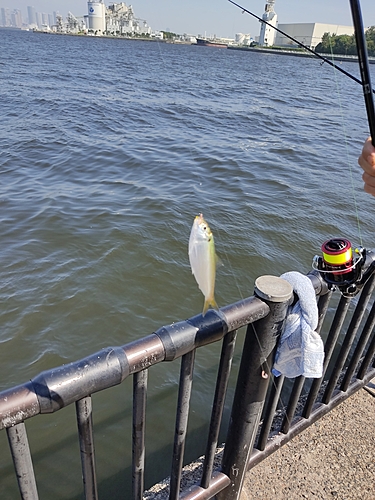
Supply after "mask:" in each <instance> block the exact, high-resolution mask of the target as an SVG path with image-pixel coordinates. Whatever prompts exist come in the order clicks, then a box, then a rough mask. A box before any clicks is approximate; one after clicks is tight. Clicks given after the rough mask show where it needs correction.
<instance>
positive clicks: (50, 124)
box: [0, 30, 374, 499]
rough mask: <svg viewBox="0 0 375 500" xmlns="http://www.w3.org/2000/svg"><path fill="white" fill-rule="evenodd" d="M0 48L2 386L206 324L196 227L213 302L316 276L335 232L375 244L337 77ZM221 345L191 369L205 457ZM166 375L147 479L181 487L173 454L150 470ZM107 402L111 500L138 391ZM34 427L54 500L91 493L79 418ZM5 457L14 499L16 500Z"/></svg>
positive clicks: (109, 47) (67, 50)
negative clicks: (267, 282)
mask: <svg viewBox="0 0 375 500" xmlns="http://www.w3.org/2000/svg"><path fill="white" fill-rule="evenodd" d="M0 43H1V47H2V50H1V52H0V78H1V82H0V83H1V87H0V88H1V103H2V105H1V109H2V116H3V119H2V122H1V125H0V131H1V133H0V150H1V156H0V175H1V177H0V180H1V183H0V217H1V228H2V245H1V249H0V262H1V266H0V283H1V290H0V294H1V301H0V303H1V306H0V324H1V329H0V343H1V361H2V362H1V364H0V389H5V388H8V387H11V386H12V385H15V384H18V383H23V382H25V381H27V380H28V379H30V378H31V377H33V376H35V375H36V374H38V373H39V372H40V371H42V370H45V369H48V368H52V367H54V366H58V365H61V364H63V363H67V362H70V361H73V360H77V359H79V358H81V357H84V356H86V355H89V354H91V353H93V352H96V351H98V350H100V349H101V348H102V347H105V346H109V345H122V344H125V343H127V342H130V341H132V340H134V339H137V338H140V337H143V336H145V335H147V334H149V333H151V332H152V331H154V330H155V329H157V328H158V327H160V326H162V325H164V324H169V323H171V322H173V321H176V320H181V319H185V318H187V317H190V316H193V315H195V314H197V313H199V312H200V311H201V310H202V307H203V296H202V295H201V293H200V292H199V290H198V288H197V285H196V283H195V281H194V278H193V276H192V275H191V271H190V268H189V263H188V257H187V244H188V238H189V232H190V228H191V224H192V222H193V218H194V216H195V215H196V214H197V213H198V212H203V214H204V215H205V217H206V219H207V220H208V222H209V224H210V226H211V229H212V230H213V232H214V234H215V240H216V246H217V252H218V254H219V256H220V257H221V260H222V261H223V262H224V266H223V267H221V268H220V269H219V271H218V276H217V292H216V295H217V297H216V298H217V301H218V303H219V305H224V304H227V303H231V302H235V301H236V300H238V299H240V298H242V297H245V296H248V295H251V294H252V293H253V288H254V280H255V278H256V277H257V276H260V275H262V274H276V275H280V274H281V273H282V272H285V271H288V270H292V269H293V270H297V271H300V272H307V271H308V270H309V269H310V267H311V261H312V258H313V256H314V255H315V254H316V253H319V252H320V245H321V243H322V242H323V241H325V240H326V239H328V238H330V237H334V236H345V237H347V238H349V239H350V240H351V241H352V242H353V244H355V245H358V244H361V243H362V244H363V245H364V246H366V247H369V248H372V247H373V246H374V245H373V239H372V232H373V199H372V198H370V197H369V196H368V195H366V194H365V193H363V191H362V181H361V173H360V169H359V167H358V166H357V157H358V155H359V152H360V149H361V147H362V144H363V141H364V139H365V138H366V136H367V134H368V126H367V120H366V115H365V108H364V103H363V97H362V90H361V87H360V86H359V85H358V84H356V83H354V82H353V81H351V80H349V79H348V78H346V77H345V76H343V75H342V74H339V73H337V74H336V73H335V72H334V71H333V69H332V68H331V67H329V66H328V65H323V66H322V65H321V64H320V61H318V60H315V59H307V58H306V59H305V58H303V59H300V58H294V57H286V56H279V55H273V54H267V55H266V54H254V53H245V52H241V51H232V50H219V49H212V48H204V47H195V46H179V45H170V44H163V43H147V42H140V41H125V40H113V39H96V38H93V37H90V38H89V37H87V38H85V37H70V36H53V35H43V34H34V33H23V32H22V33H21V32H6V31H4V30H0ZM343 66H344V67H345V68H346V69H347V70H348V71H350V72H352V73H353V74H355V75H356V76H358V69H357V65H356V64H354V63H345V64H343ZM371 71H372V73H373V72H374V67H373V66H372V67H371ZM373 80H374V76H373ZM354 200H356V201H354ZM356 206H357V208H356ZM358 221H359V225H358ZM240 345H241V338H240V339H239V348H238V349H240ZM219 347H220V346H213V347H211V348H208V349H205V351H204V353H202V354H200V353H198V356H197V364H196V369H195V372H196V382H195V387H196V388H198V391H197V392H196V394H195V395H194V397H193V415H192V422H191V424H190V434H191V438H190V444H188V454H189V453H190V455H192V454H193V456H194V453H196V451H197V446H198V445H197V442H199V441H200V440H201V433H202V429H203V428H204V421H205V418H206V416H207V414H209V411H210V410H209V403H207V402H209V401H210V398H212V393H213V385H214V380H215V376H216V369H217V355H218V349H219ZM238 357H239V350H238V352H237V354H236V361H237V360H238ZM173 365H178V363H173V364H167V365H163V366H160V367H155V368H154V369H153V370H152V371H151V372H152V373H151V372H150V394H149V402H148V410H149V412H150V414H151V416H150V418H149V420H148V424H147V425H148V436H147V447H148V448H147V449H148V458H147V465H148V466H149V468H150V469H151V473H149V475H148V477H147V481H148V483H149V484H151V483H152V482H153V481H154V480H157V479H160V478H161V477H164V476H165V475H168V474H169V469H170V458H169V456H168V458H166V459H165V460H160V457H159V458H158V459H156V458H154V457H155V454H156V453H164V452H165V453H167V452H169V451H170V441H171V439H172V435H173V426H174V422H173V413H174V411H175V404H176V380H177V375H178V369H179V367H178V366H173ZM106 392H107V393H108V394H97V395H95V397H94V411H95V413H94V425H95V432H96V435H95V439H96V447H97V449H98V457H99V458H98V479H99V485H100V493H101V498H108V499H109V498H113V495H114V494H115V493H116V492H118V491H126V483H128V482H129V476H130V473H129V464H130V459H129V457H130V453H129V447H130V443H131V437H130V432H131V431H130V425H129V422H130V417H129V415H130V413H131V401H130V399H131V398H130V392H131V383H130V381H127V382H126V383H125V384H124V385H122V386H121V387H117V388H114V389H111V390H110V391H106ZM124 410H125V411H124ZM226 418H227V417H226ZM27 428H28V432H29V435H30V440H31V447H32V451H33V453H34V466H35V469H36V473H37V479H38V482H39V483H40V486H39V487H40V495H41V498H54V499H60V498H61V499H75V498H81V496H80V495H81V494H80V489H81V478H80V463H79V454H78V444H77V439H76V435H75V416H74V408H67V409H64V410H62V411H60V412H58V413H56V414H55V415H53V416H41V417H37V418H35V419H32V421H30V422H27ZM5 441H6V437H5V433H4V432H3V433H1V436H0V445H1V446H2V447H4V446H6V443H5ZM2 449H4V448H2ZM199 452H201V450H200V449H199ZM8 455H9V453H8V452H7V451H5V452H2V453H1V458H0V468H1V470H0V474H1V477H2V498H3V499H13V498H15V497H17V493H15V478H14V473H13V471H12V468H11V462H10V458H9V456H8ZM165 456H166V457H167V455H165Z"/></svg>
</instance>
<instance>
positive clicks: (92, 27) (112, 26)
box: [85, 0, 151, 36]
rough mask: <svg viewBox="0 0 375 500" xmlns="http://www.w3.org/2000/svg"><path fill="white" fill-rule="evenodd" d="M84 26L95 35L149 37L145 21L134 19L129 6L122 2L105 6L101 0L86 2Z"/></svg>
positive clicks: (149, 33)
mask: <svg viewBox="0 0 375 500" xmlns="http://www.w3.org/2000/svg"><path fill="white" fill-rule="evenodd" d="M87 8H88V14H87V16H85V21H86V26H87V29H88V30H89V31H90V32H93V33H95V34H96V35H100V34H104V33H106V34H111V35H130V36H132V35H140V36H147V35H149V36H150V35H151V28H150V27H149V26H148V24H147V22H146V20H145V19H139V18H136V17H135V15H134V10H133V7H132V6H131V5H129V6H127V5H126V4H125V3H124V2H121V3H112V4H110V5H109V6H108V7H106V6H105V4H104V2H103V0H98V1H96V2H92V1H89V2H87Z"/></svg>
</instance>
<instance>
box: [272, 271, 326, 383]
mask: <svg viewBox="0 0 375 500" xmlns="http://www.w3.org/2000/svg"><path fill="white" fill-rule="evenodd" d="M281 278H283V279H284V280H286V281H288V282H289V283H290V284H291V285H292V287H293V291H294V292H295V293H296V294H297V296H298V301H297V302H296V303H295V304H294V306H293V307H292V308H291V310H290V311H289V313H288V315H287V317H286V320H285V330H284V332H283V334H282V336H281V339H280V341H279V344H278V347H277V350H276V356H275V362H274V365H273V368H272V373H273V374H274V375H275V376H276V377H278V376H280V375H284V376H285V377H288V378H294V377H299V376H300V375H303V376H304V377H306V378H320V377H321V376H322V374H323V361H324V345H323V341H322V339H321V337H320V335H319V334H318V333H317V332H315V330H316V328H317V326H318V318H319V314H318V306H317V303H316V297H315V290H314V287H313V285H312V283H311V280H310V279H309V278H308V277H307V276H305V275H304V274H301V273H298V272H296V271H291V272H288V273H284V274H283V275H282V276H281Z"/></svg>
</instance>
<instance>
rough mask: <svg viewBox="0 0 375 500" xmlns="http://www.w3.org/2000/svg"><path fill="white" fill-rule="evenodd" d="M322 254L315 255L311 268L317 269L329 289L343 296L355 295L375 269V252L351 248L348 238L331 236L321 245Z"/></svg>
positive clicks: (361, 248)
mask: <svg viewBox="0 0 375 500" xmlns="http://www.w3.org/2000/svg"><path fill="white" fill-rule="evenodd" d="M321 248H322V254H323V256H322V257H321V256H319V255H315V257H314V259H313V268H314V269H316V270H317V271H319V273H320V275H321V277H322V278H323V280H324V281H325V282H326V283H327V284H328V286H329V288H330V289H331V290H333V289H335V288H338V289H339V290H340V292H341V293H342V295H343V296H344V297H354V296H355V295H357V294H358V293H359V292H360V291H361V290H362V288H363V286H364V285H365V283H366V281H367V280H368V279H369V277H370V276H371V274H372V273H373V272H374V270H375V254H374V252H373V251H371V250H366V249H365V248H363V247H359V248H356V249H355V250H354V254H355V255H354V256H353V250H352V245H351V243H350V241H349V240H346V239H345V238H333V239H331V240H328V241H325V242H324V243H323V245H322V247H321Z"/></svg>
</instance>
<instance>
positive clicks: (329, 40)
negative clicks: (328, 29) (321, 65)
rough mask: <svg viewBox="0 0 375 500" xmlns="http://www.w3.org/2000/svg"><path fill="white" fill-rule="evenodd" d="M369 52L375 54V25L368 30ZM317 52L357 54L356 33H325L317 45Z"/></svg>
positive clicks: (371, 54) (370, 54)
mask: <svg viewBox="0 0 375 500" xmlns="http://www.w3.org/2000/svg"><path fill="white" fill-rule="evenodd" d="M365 35H366V42H367V52H368V55H369V56H375V26H371V28H368V29H367V30H366V33H365ZM315 50H316V52H320V53H323V54H330V53H331V52H332V53H334V54H346V55H353V56H354V55H357V46H356V43H355V36H354V35H331V34H330V33H324V35H323V36H322V41H321V42H320V43H319V44H318V45H317V46H316V47H315Z"/></svg>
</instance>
